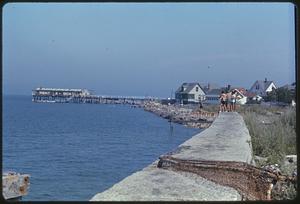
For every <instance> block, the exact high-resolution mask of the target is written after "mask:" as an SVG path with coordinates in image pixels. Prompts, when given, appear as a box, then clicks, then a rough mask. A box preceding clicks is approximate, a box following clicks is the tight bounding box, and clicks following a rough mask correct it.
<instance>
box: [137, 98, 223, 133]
mask: <svg viewBox="0 0 300 204" xmlns="http://www.w3.org/2000/svg"><path fill="white" fill-rule="evenodd" d="M143 108H144V110H145V111H149V112H151V113H154V114H156V115H158V116H160V117H163V118H165V119H167V120H169V121H170V122H174V123H179V124H183V125H185V126H187V127H193V128H208V127H209V126H210V125H211V124H212V122H213V121H214V119H215V118H216V117H217V115H218V114H217V113H213V112H207V111H203V110H201V109H199V108H194V109H192V108H187V107H184V106H180V105H163V104H161V103H160V102H156V101H149V102H145V103H144V104H143Z"/></svg>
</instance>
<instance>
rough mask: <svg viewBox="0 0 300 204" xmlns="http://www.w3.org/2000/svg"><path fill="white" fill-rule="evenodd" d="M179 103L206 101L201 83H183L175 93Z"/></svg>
mask: <svg viewBox="0 0 300 204" xmlns="http://www.w3.org/2000/svg"><path fill="white" fill-rule="evenodd" d="M175 99H176V101H177V102H178V103H182V104H187V103H200V102H201V101H203V100H205V92H204V90H203V88H202V87H201V86H200V84H199V83H197V82H194V83H183V84H182V85H181V86H180V87H179V88H178V89H177V90H176V92H175Z"/></svg>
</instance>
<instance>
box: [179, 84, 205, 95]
mask: <svg viewBox="0 0 300 204" xmlns="http://www.w3.org/2000/svg"><path fill="white" fill-rule="evenodd" d="M196 85H198V86H199V87H200V88H201V89H202V87H201V86H200V84H199V83H197V82H193V83H183V84H182V85H181V86H180V87H179V88H178V89H177V90H176V93H178V92H180V93H189V92H190V91H191V90H192V89H193V88H194V87H195V86H196ZM182 87H184V88H186V89H185V90H184V91H182V89H181V88H182ZM202 90H203V89H202Z"/></svg>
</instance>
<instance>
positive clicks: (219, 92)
mask: <svg viewBox="0 0 300 204" xmlns="http://www.w3.org/2000/svg"><path fill="white" fill-rule="evenodd" d="M222 91H223V90H222V89H211V90H209V91H207V92H206V95H220V94H221V93H222Z"/></svg>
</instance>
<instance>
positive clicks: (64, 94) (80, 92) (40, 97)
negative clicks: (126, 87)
mask: <svg viewBox="0 0 300 204" xmlns="http://www.w3.org/2000/svg"><path fill="white" fill-rule="evenodd" d="M154 100H158V98H154V97H134V96H99V95H92V94H91V92H90V91H89V90H87V89H54V88H37V89H35V90H33V91H32V101H33V102H38V103H43V102H48V103H91V104H129V105H134V106H141V105H143V103H144V102H145V101H154Z"/></svg>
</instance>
